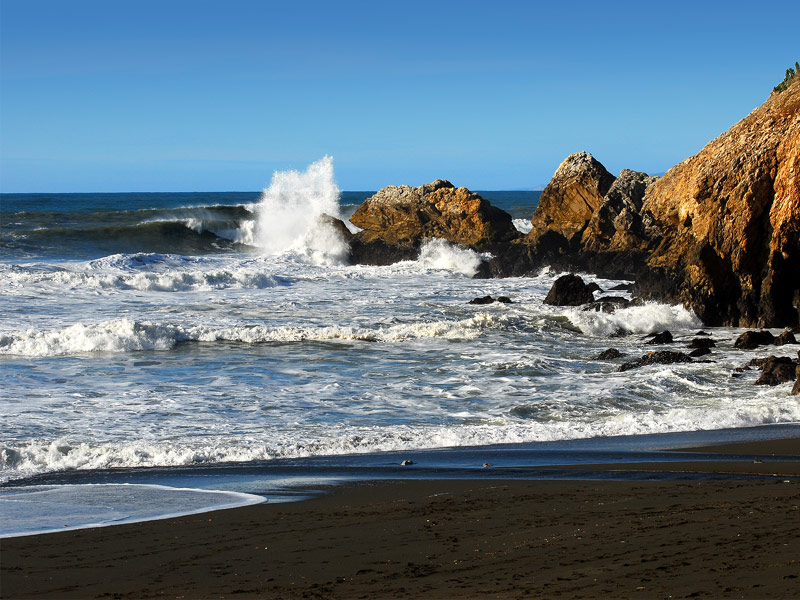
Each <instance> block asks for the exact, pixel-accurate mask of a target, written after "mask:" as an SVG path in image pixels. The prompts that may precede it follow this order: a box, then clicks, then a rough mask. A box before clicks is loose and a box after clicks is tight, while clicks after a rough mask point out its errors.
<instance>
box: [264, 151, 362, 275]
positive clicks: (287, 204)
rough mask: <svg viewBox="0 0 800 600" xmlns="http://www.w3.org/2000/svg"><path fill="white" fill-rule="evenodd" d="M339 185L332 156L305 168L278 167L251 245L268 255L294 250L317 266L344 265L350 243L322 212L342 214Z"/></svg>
mask: <svg viewBox="0 0 800 600" xmlns="http://www.w3.org/2000/svg"><path fill="white" fill-rule="evenodd" d="M339 195H340V192H339V188H338V186H337V185H336V182H335V180H334V175H333V158H332V157H330V156H325V157H324V158H322V159H321V160H319V161H317V162H315V163H313V164H311V165H310V166H309V167H308V169H306V170H305V171H304V172H302V173H301V172H299V171H276V172H275V173H274V174H273V176H272V181H271V183H270V185H269V187H268V188H267V189H265V190H264V192H263V193H262V195H261V200H260V202H259V204H258V208H257V212H258V221H257V225H256V227H255V229H254V230H253V239H252V245H255V246H257V247H259V248H262V249H263V250H264V251H265V252H267V253H269V254H280V253H283V252H286V251H294V252H296V253H298V254H299V255H301V256H305V257H307V258H308V259H309V260H310V261H311V262H312V263H314V264H341V263H343V262H344V261H345V259H346V257H347V254H348V248H347V242H346V241H345V240H344V239H343V238H342V237H341V236H340V235H339V234H338V232H336V231H335V230H334V229H333V227H332V226H331V225H329V224H327V223H324V222H323V221H321V217H322V216H323V215H329V216H331V217H335V218H338V217H339Z"/></svg>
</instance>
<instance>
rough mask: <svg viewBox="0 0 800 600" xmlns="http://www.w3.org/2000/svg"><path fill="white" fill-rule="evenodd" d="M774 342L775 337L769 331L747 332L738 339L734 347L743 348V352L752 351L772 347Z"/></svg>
mask: <svg viewBox="0 0 800 600" xmlns="http://www.w3.org/2000/svg"><path fill="white" fill-rule="evenodd" d="M774 340H775V336H773V335H772V334H771V333H770V332H769V331H745V332H744V333H743V334H742V335H740V336H739V337H738V338H736V341H735V342H734V344H733V345H734V347H735V348H741V349H742V350H752V349H753V348H758V347H759V346H767V345H770V344H772V342H773V341H774Z"/></svg>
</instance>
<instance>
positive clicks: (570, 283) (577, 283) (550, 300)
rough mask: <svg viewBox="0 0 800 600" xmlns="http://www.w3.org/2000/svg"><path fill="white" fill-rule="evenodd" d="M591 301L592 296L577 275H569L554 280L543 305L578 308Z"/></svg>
mask: <svg viewBox="0 0 800 600" xmlns="http://www.w3.org/2000/svg"><path fill="white" fill-rule="evenodd" d="M593 300H594V295H593V294H592V292H591V291H590V290H589V286H587V285H586V284H585V283H584V282H583V279H581V278H580V277H579V276H578V275H574V274H572V273H570V274H569V275H562V276H561V277H559V278H558V279H556V280H555V282H554V283H553V287H551V288H550V291H549V292H548V293H547V297H545V299H544V303H545V304H550V305H552V306H580V305H581V304H587V303H589V302H592V301H593Z"/></svg>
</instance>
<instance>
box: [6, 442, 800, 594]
mask: <svg viewBox="0 0 800 600" xmlns="http://www.w3.org/2000/svg"><path fill="white" fill-rule="evenodd" d="M715 450H717V451H720V452H729V453H732V454H742V453H743V452H747V453H755V454H758V455H760V456H762V457H763V458H762V459H759V462H738V463H737V462H734V461H725V463H724V464H723V465H722V467H723V468H721V469H719V470H720V471H721V472H726V473H732V472H739V473H748V472H762V473H763V472H764V469H765V467H766V470H767V471H769V470H770V469H769V468H768V467H770V466H772V467H775V468H774V469H772V470H773V471H775V472H780V473H781V474H783V475H784V476H785V477H786V479H783V478H776V479H772V480H767V481H764V480H718V479H714V478H709V479H706V480H700V481H652V482H648V481H644V482H642V481H638V482H630V481H585V480H584V481H530V480H526V481H521V480H500V481H497V480H495V481H485V480H484V481H477V480H412V481H383V482H362V483H357V484H348V485H343V486H337V487H334V488H332V489H331V490H329V493H326V494H324V495H320V496H319V497H316V498H313V499H310V500H306V501H302V502H295V503H283V504H263V505H257V506H251V507H246V508H239V509H232V510H224V511H217V512H212V513H205V514H200V515H194V516H189V517H183V518H178V519H172V520H162V521H151V522H145V523H137V524H131V525H120V526H114V527H105V528H98V529H86V530H79V531H71V532H64V533H56V534H49V535H38V536H28V537H19V538H8V539H4V540H2V546H0V548H1V552H2V554H1V555H0V556H1V562H2V581H1V583H2V588H1V589H0V593H1V594H2V597H3V598H531V597H543V598H550V597H567V598H598V597H617V598H667V597H672V598H688V597H692V598H696V597H710V598H720V597H731V598H734V597H735V598H790V597H796V593H797V589H798V585H799V584H800V541H798V533H799V532H800V480H798V475H800V462H798V461H789V462H780V463H778V462H774V463H771V462H770V457H771V456H772V455H773V454H780V455H783V456H792V455H794V456H798V455H800V440H797V439H795V440H776V441H772V442H756V443H748V444H747V445H746V446H740V445H730V446H725V447H722V446H720V447H715ZM689 458H690V457H689ZM715 467H716V464H715V463H705V467H704V468H705V471H706V472H709V473H713V472H715V471H716V470H717V469H716V468H715ZM596 468H597V469H598V470H600V469H602V468H604V467H601V466H597V467H596ZM605 468H614V469H618V468H619V465H615V466H608V467H605ZM647 469H649V470H657V469H670V470H673V471H678V472H690V471H697V470H698V463H696V462H693V461H691V460H689V461H688V462H687V463H686V464H681V463H679V464H675V463H671V464H660V463H657V464H649V465H647Z"/></svg>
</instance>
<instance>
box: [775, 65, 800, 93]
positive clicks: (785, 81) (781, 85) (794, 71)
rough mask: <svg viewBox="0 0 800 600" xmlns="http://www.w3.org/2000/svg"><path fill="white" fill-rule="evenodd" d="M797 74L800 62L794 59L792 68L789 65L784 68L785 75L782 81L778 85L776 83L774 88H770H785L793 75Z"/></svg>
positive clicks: (799, 72) (799, 70) (777, 89)
mask: <svg viewBox="0 0 800 600" xmlns="http://www.w3.org/2000/svg"><path fill="white" fill-rule="evenodd" d="M798 75H800V63H798V62H797V61H795V63H794V69H793V68H792V67H789V68H788V69H786V75H785V77H784V78H783V81H781V82H780V83H779V84H778V85H776V86H775V87H774V88H772V91H773V92H782V91H783V90H785V89H786V88H788V87H789V82H790V81H791V80H792V79H794V78H795V77H797V76H798Z"/></svg>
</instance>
